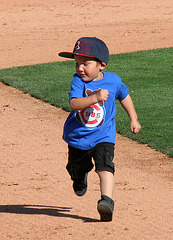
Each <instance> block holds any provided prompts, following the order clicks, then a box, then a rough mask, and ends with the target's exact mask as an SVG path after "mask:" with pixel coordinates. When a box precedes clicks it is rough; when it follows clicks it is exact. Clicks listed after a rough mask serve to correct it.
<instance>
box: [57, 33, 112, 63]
mask: <svg viewBox="0 0 173 240" xmlns="http://www.w3.org/2000/svg"><path fill="white" fill-rule="evenodd" d="M74 55H80V56H86V57H92V58H96V59H97V60H98V61H100V62H104V63H106V64H108V61H109V50H108V48H107V46H106V44H105V43H104V42H103V41H102V40H100V39H98V38H95V37H83V38H79V39H78V40H77V42H76V44H75V46H74V49H73V52H60V53H59V56H61V57H66V58H74Z"/></svg>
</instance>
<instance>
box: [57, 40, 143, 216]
mask: <svg viewBox="0 0 173 240" xmlns="http://www.w3.org/2000/svg"><path fill="white" fill-rule="evenodd" d="M59 56H61V57H66V58H74V59H75V62H76V73H75V74H74V77H73V80H72V83H71V91H70V93H69V103H70V107H71V109H72V111H71V113H70V115H69V116H68V118H67V120H66V122H65V125H64V133H63V139H64V140H65V141H66V142H67V143H68V149H69V155H68V164H67V167H66V168H67V171H68V172H69V174H70V176H71V179H72V181H73V189H74V192H75V193H76V195H78V196H83V195H84V194H85V193H86V191H87V175H88V172H89V171H91V169H92V168H93V166H94V165H93V162H92V159H93V160H94V164H95V171H96V173H97V174H98V176H99V179H100V191H101V199H100V200H99V201H98V205H97V209H98V212H99V214H100V218H101V221H111V220H112V216H113V210H114V201H113V200H112V196H113V187H114V171H115V170H114V163H113V158H114V144H115V136H116V126H115V120H114V118H115V115H116V105H115V100H116V99H118V100H119V101H120V103H121V105H122V106H123V108H124V109H125V111H126V112H127V114H128V116H129V118H130V129H131V132H132V133H134V134H136V133H138V132H139V130H140V129H141V125H140V123H139V122H138V120H137V114H136V111H135V108H134V105H133V102H132V99H131V97H130V95H129V90H128V88H127V87H126V86H125V85H124V83H122V81H121V78H120V77H119V76H117V75H116V74H115V73H108V72H105V71H103V70H104V69H105V67H106V65H107V64H108V60H109V50H108V48H107V46H106V44H105V43H104V42H103V41H102V40H100V39H98V38H93V37H83V38H80V39H79V40H77V42H76V44H75V47H74V50H73V52H60V53H59Z"/></svg>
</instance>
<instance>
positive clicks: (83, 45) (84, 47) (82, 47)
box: [74, 40, 92, 54]
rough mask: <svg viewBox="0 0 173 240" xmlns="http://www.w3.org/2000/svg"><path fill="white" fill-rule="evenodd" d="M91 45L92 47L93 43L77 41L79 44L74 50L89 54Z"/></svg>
mask: <svg viewBox="0 0 173 240" xmlns="http://www.w3.org/2000/svg"><path fill="white" fill-rule="evenodd" d="M91 45H92V42H88V41H86V40H79V41H77V43H76V45H75V47H74V50H75V51H74V52H80V53H83V54H89V50H90V47H91Z"/></svg>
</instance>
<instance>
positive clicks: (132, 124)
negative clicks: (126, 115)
mask: <svg viewBox="0 0 173 240" xmlns="http://www.w3.org/2000/svg"><path fill="white" fill-rule="evenodd" d="M130 129H131V132H132V133H134V134H137V133H138V132H139V131H140V129H141V124H140V123H139V122H138V121H137V120H133V121H131V122H130Z"/></svg>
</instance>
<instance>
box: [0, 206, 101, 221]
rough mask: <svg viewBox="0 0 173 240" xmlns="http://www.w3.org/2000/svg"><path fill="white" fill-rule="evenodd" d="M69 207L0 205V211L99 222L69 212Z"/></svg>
mask: <svg viewBox="0 0 173 240" xmlns="http://www.w3.org/2000/svg"><path fill="white" fill-rule="evenodd" d="M70 209H72V208H69V207H54V206H42V205H0V213H14V214H28V215H32V214H33V215H34V214H35V215H37V214H39V215H48V216H53V217H64V218H73V219H80V220H82V221H83V222H100V221H99V220H97V219H93V218H87V217H82V216H78V215H74V214H70Z"/></svg>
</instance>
